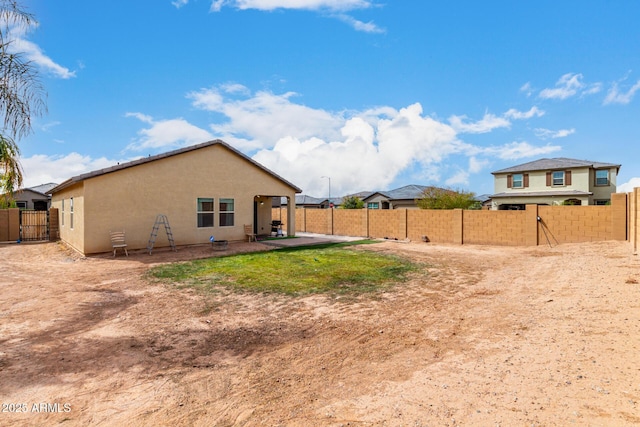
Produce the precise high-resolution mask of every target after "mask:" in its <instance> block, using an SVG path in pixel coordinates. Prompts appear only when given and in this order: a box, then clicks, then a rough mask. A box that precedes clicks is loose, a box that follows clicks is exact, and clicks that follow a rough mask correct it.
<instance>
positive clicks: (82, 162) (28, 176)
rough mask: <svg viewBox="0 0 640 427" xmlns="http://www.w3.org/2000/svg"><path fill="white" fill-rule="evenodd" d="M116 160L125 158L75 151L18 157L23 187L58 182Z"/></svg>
mask: <svg viewBox="0 0 640 427" xmlns="http://www.w3.org/2000/svg"><path fill="white" fill-rule="evenodd" d="M130 160H132V159H130ZM118 161H127V160H109V159H107V158H105V157H100V158H98V159H94V158H91V157H89V156H83V155H81V154H78V153H75V152H74V153H69V154H67V155H64V156H47V155H43V154H36V155H34V156H31V157H25V158H22V159H20V163H21V164H22V169H23V171H24V187H25V188H28V187H34V186H36V185H40V184H47V183H49V182H55V183H56V184H60V183H62V182H64V181H66V180H67V179H69V178H71V177H73V176H76V175H81V174H83V173H86V172H91V171H94V170H97V169H102V168H106V167H110V166H113V165H115V164H117V163H118Z"/></svg>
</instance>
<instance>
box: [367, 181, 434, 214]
mask: <svg viewBox="0 0 640 427" xmlns="http://www.w3.org/2000/svg"><path fill="white" fill-rule="evenodd" d="M428 188H429V187H427V186H425V185H415V184H411V185H405V186H404V187H400V188H396V189H394V190H388V191H374V192H371V193H370V194H368V195H367V196H365V197H362V201H363V202H364V204H365V207H366V208H367V209H401V208H406V209H418V205H417V203H416V200H418V199H421V198H422V197H423V196H424V191H425V190H426V189H428Z"/></svg>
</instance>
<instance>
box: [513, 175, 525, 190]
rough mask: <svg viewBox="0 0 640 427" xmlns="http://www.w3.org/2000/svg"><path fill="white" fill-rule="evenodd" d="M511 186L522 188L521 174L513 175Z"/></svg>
mask: <svg viewBox="0 0 640 427" xmlns="http://www.w3.org/2000/svg"><path fill="white" fill-rule="evenodd" d="M511 186H512V187H513V188H523V187H524V177H523V176H522V174H521V173H514V174H513V177H512V181H511Z"/></svg>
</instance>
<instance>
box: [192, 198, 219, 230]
mask: <svg viewBox="0 0 640 427" xmlns="http://www.w3.org/2000/svg"><path fill="white" fill-rule="evenodd" d="M204 203H211V210H205V208H206V207H208V206H203V204H204ZM214 208H215V199H214V198H213V197H198V198H197V199H196V226H197V227H198V228H212V227H214V226H215V225H216V223H215V221H216V220H215V211H214ZM204 218H211V225H204V224H205V222H204Z"/></svg>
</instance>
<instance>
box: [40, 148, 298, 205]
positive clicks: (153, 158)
mask: <svg viewBox="0 0 640 427" xmlns="http://www.w3.org/2000/svg"><path fill="white" fill-rule="evenodd" d="M213 145H220V146H221V147H225V148H226V149H227V150H229V151H231V152H233V153H234V154H236V155H238V156H240V157H242V158H243V159H245V160H247V161H248V162H250V163H252V164H253V165H254V166H256V167H257V168H260V169H262V170H263V171H265V172H266V173H268V174H269V175H271V176H273V177H274V178H276V179H278V180H280V181H282V182H284V183H285V184H287V185H288V186H290V187H291V188H293V189H294V190H295V192H296V193H302V190H301V189H300V188H298V187H296V186H295V185H293V184H292V183H290V182H289V181H287V180H286V179H284V178H282V177H281V176H279V175H277V174H275V173H274V172H272V171H270V170H269V169H267V168H265V167H264V166H262V165H261V164H260V163H258V162H256V161H255V160H253V159H252V158H250V157H248V156H246V155H244V154H242V153H241V152H240V151H238V150H236V149H235V148H233V147H231V146H230V145H229V144H227V143H226V142H224V141H222V140H220V139H216V140H213V141H208V142H203V143H202V144H196V145H191V146H189V147H184V148H179V149H177V150H173V151H167V152H166V153H161V154H157V155H155V156H149V157H143V158H140V159H137V160H133V161H131V162H126V163H119V164H117V165H114V166H111V167H108V168H104V169H98V170H95V171H92V172H88V173H85V174H82V175H77V176H74V177H72V178H69V179H68V180H66V181H65V182H63V183H62V184H59V185H58V186H56V187H54V188H52V189H50V190H49V193H50V194H53V193H57V192H58V191H61V190H63V189H65V188H67V187H69V186H71V185H74V184H77V183H79V182H82V181H84V180H86V179H90V178H95V177H97V176H101V175H106V174H108V173H113V172H117V171H120V170H122V169H127V168H131V167H134V166H138V165H142V164H145V163H151V162H154V161H156V160H160V159H165V158H167V157H172V156H176V155H178V154H183V153H188V152H190V151H195V150H199V149H201V148H205V147H210V146H213Z"/></svg>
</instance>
